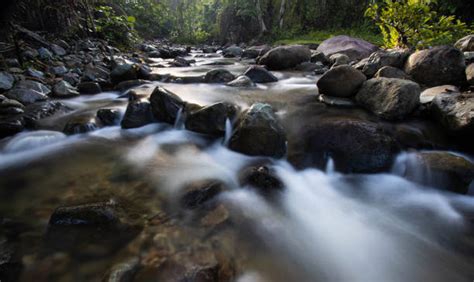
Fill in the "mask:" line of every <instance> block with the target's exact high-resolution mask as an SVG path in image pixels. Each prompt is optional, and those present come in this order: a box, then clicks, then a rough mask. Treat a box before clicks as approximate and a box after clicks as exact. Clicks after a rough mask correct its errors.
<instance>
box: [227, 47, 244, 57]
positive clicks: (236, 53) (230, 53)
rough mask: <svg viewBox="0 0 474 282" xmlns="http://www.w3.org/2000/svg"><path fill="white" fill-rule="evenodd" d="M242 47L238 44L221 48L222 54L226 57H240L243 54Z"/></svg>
mask: <svg viewBox="0 0 474 282" xmlns="http://www.w3.org/2000/svg"><path fill="white" fill-rule="evenodd" d="M243 52H244V51H243V50H242V48H240V47H238V46H230V47H227V48H225V49H224V50H222V55H224V57H226V58H234V57H240V56H242V54H243Z"/></svg>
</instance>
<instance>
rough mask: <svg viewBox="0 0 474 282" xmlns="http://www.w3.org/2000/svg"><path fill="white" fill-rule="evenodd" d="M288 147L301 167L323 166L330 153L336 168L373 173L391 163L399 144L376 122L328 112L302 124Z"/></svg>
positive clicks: (290, 154)
mask: <svg viewBox="0 0 474 282" xmlns="http://www.w3.org/2000/svg"><path fill="white" fill-rule="evenodd" d="M288 150H289V151H288V160H289V161H290V163H292V164H293V165H294V166H296V167H298V168H306V167H313V166H314V167H318V168H320V169H324V168H325V167H326V165H327V162H328V158H329V157H330V158H332V159H333V160H334V163H335V167H336V169H337V171H342V172H348V173H374V172H379V171H384V170H386V169H388V168H390V167H391V165H392V162H393V160H394V157H395V155H396V154H397V153H398V145H397V142H396V140H395V139H393V138H392V137H391V136H390V135H388V134H387V133H386V132H385V131H384V130H383V128H382V127H381V125H379V124H377V123H375V122H371V121H366V120H361V119H355V118H351V117H345V116H328V117H324V118H322V119H318V121H317V122H313V123H310V124H306V125H305V126H304V127H302V130H301V131H299V133H298V138H295V139H291V142H290V143H289V149H288Z"/></svg>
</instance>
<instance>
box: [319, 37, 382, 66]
mask: <svg viewBox="0 0 474 282" xmlns="http://www.w3.org/2000/svg"><path fill="white" fill-rule="evenodd" d="M378 49H379V48H378V47H377V46H375V45H373V44H372V43H369V42H367V41H365V40H362V39H359V38H353V37H349V36H346V35H339V36H334V37H332V38H329V39H327V40H325V41H323V42H322V43H321V44H320V45H319V47H318V49H317V51H320V52H323V53H324V54H325V55H326V56H327V57H330V56H331V55H333V54H336V53H341V54H345V55H347V56H348V57H349V58H350V60H351V61H355V60H362V59H364V58H367V57H368V56H370V54H372V53H373V52H375V51H377V50H378Z"/></svg>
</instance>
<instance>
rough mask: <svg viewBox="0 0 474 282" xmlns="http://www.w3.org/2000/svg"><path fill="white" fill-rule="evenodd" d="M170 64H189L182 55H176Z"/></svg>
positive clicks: (179, 65)
mask: <svg viewBox="0 0 474 282" xmlns="http://www.w3.org/2000/svg"><path fill="white" fill-rule="evenodd" d="M171 64H172V65H173V66H175V67H189V66H190V65H191V64H190V63H189V62H188V61H187V60H186V59H185V58H183V57H176V58H175V59H174V61H173V62H171Z"/></svg>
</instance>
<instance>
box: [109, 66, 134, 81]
mask: <svg viewBox="0 0 474 282" xmlns="http://www.w3.org/2000/svg"><path fill="white" fill-rule="evenodd" d="M138 76H139V66H138V65H135V64H122V65H118V66H116V67H115V68H114V69H113V70H112V72H111V73H110V80H111V81H112V83H113V84H118V83H120V82H122V81H126V80H134V79H137V78H138Z"/></svg>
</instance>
